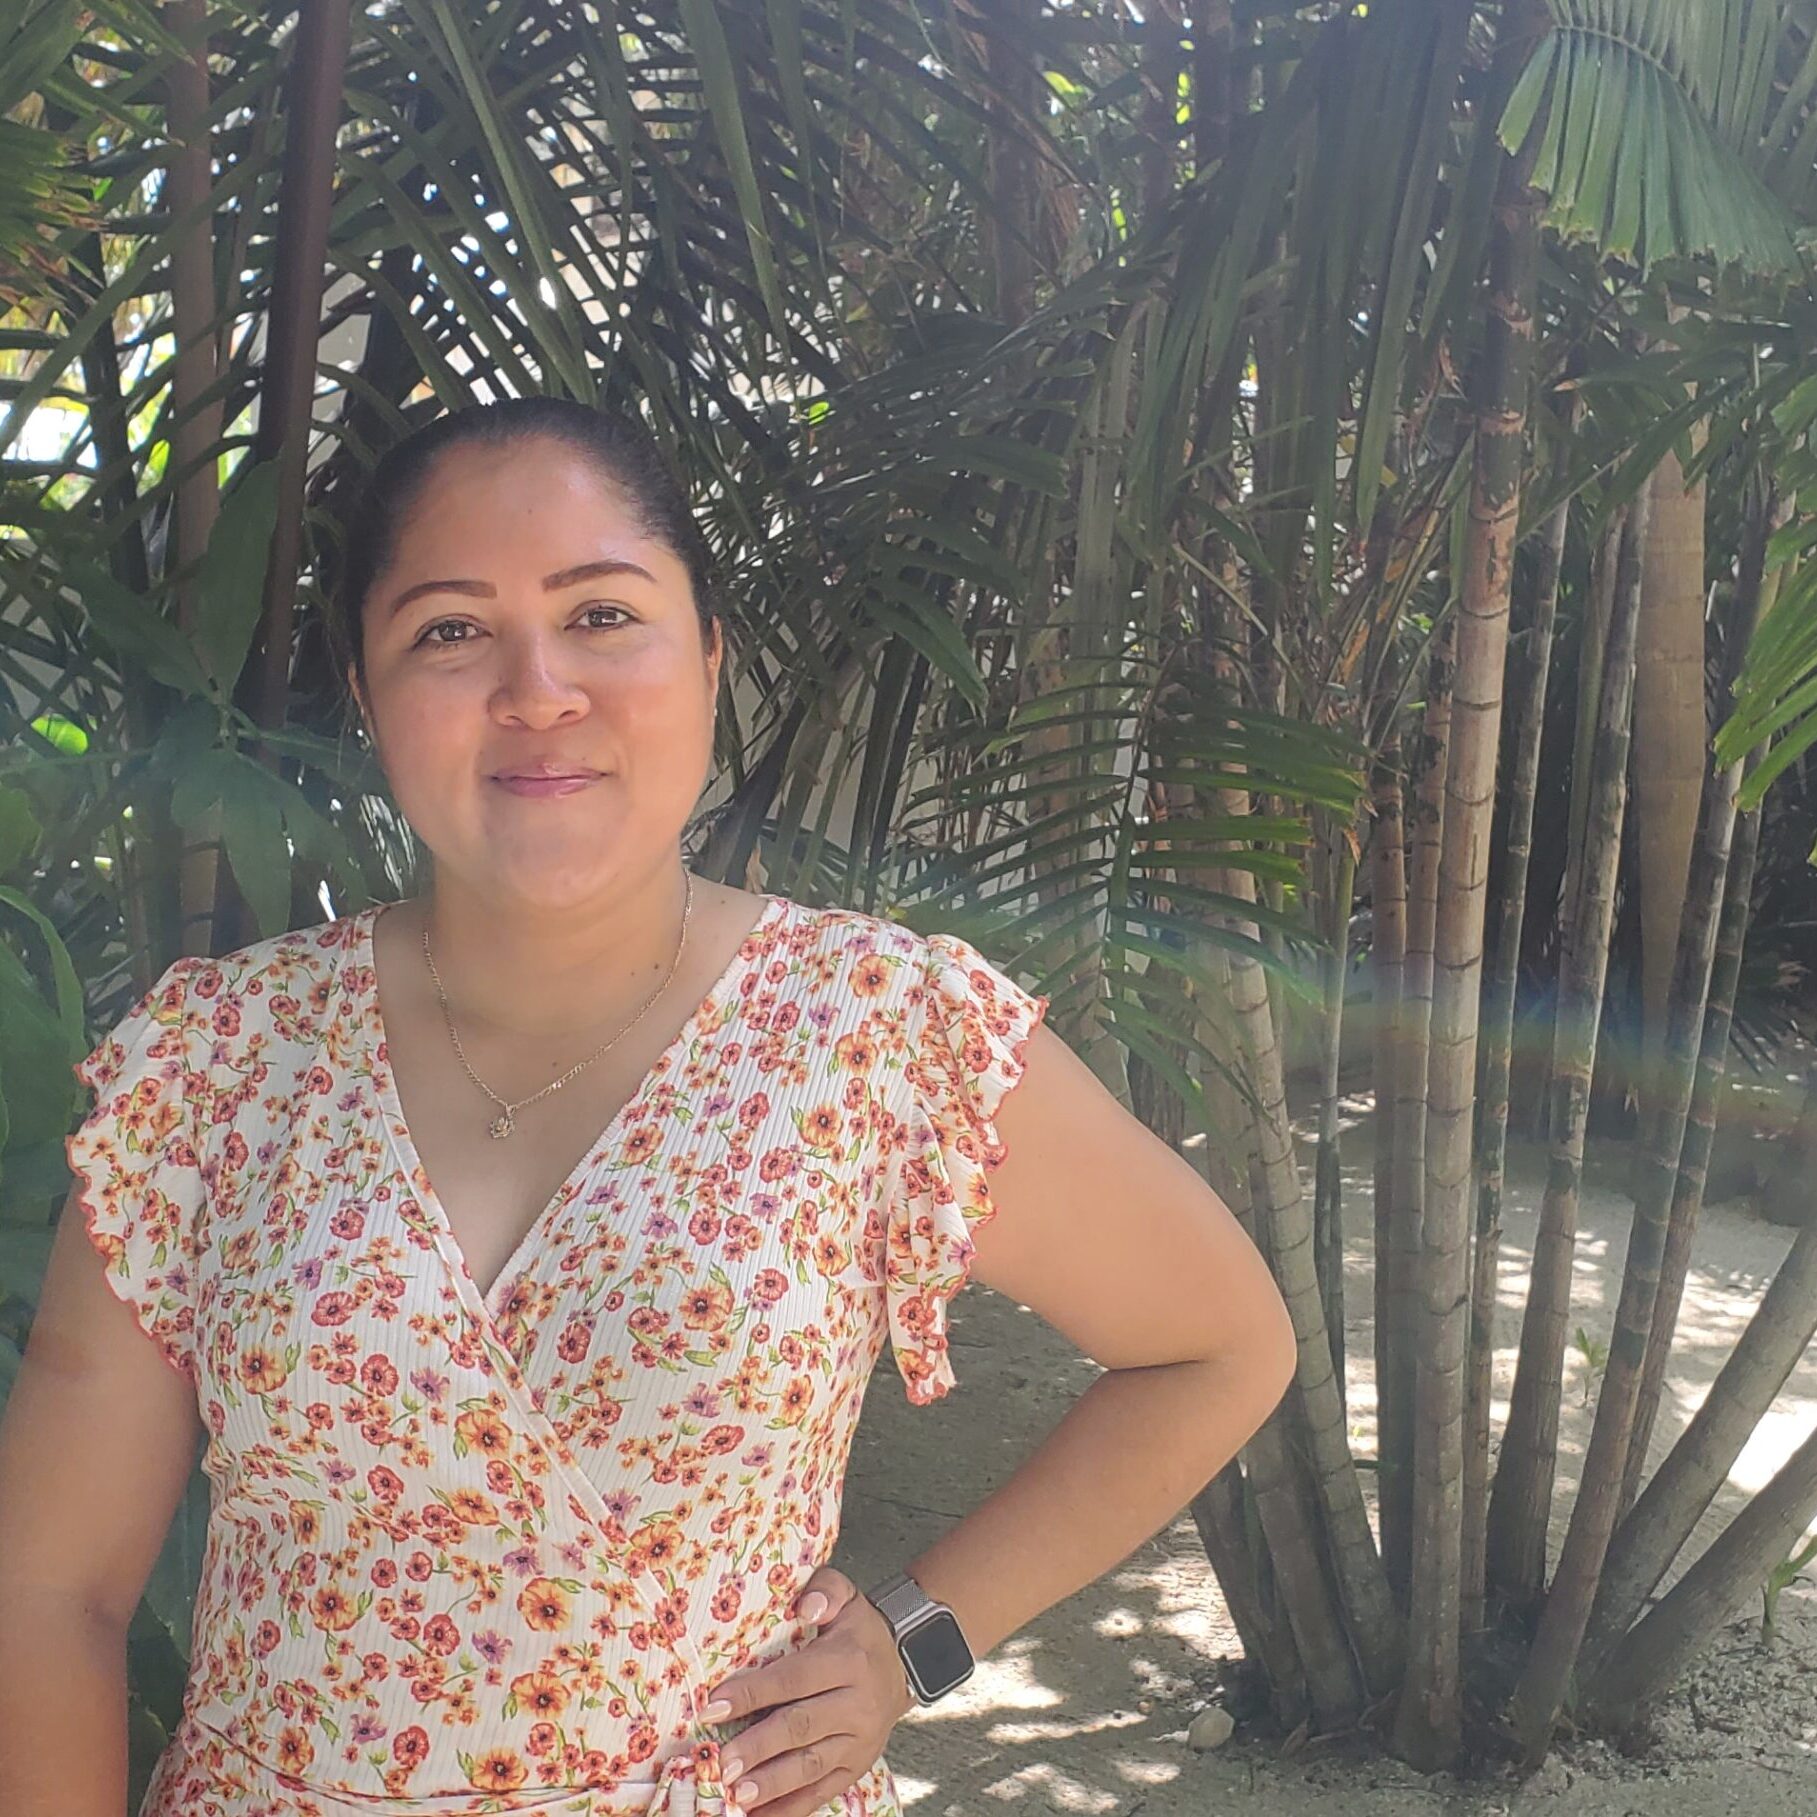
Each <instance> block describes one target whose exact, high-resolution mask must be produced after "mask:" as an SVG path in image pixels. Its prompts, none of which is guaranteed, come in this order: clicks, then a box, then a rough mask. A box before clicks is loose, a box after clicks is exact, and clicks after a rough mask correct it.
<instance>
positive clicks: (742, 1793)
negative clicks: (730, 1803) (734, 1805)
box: [732, 1779, 757, 1804]
mask: <svg viewBox="0 0 1817 1817" xmlns="http://www.w3.org/2000/svg"><path fill="white" fill-rule="evenodd" d="M732 1796H733V1797H734V1798H736V1799H737V1800H738V1802H739V1803H740V1804H749V1803H750V1802H751V1801H752V1800H753V1799H754V1798H755V1797H756V1796H757V1781H756V1780H755V1779H747V1780H745V1781H743V1782H742V1783H741V1784H739V1785H737V1786H735V1787H733V1789H732Z"/></svg>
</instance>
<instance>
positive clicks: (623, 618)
mask: <svg viewBox="0 0 1817 1817" xmlns="http://www.w3.org/2000/svg"><path fill="white" fill-rule="evenodd" d="M598 612H616V613H617V614H618V622H619V623H621V624H623V623H628V622H629V620H630V617H631V614H630V613H629V612H627V611H626V610H625V609H624V607H623V606H608V605H596V606H583V607H582V608H581V616H582V617H583V618H589V619H590V618H592V617H593V616H594V614H595V613H598ZM589 628H590V629H592V630H595V631H610V630H611V629H612V628H613V627H612V626H611V625H610V624H603V625H602V624H594V625H592V626H590V627H589Z"/></svg>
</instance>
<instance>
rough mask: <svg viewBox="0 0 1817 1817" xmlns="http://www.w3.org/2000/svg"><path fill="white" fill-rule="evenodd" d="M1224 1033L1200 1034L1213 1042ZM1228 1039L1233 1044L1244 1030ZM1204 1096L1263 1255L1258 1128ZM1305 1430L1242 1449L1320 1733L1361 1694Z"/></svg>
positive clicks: (1243, 1215)
mask: <svg viewBox="0 0 1817 1817" xmlns="http://www.w3.org/2000/svg"><path fill="white" fill-rule="evenodd" d="M1215 799H1216V800H1217V801H1218V803H1219V806H1220V809H1221V810H1222V811H1224V812H1235V813H1241V812H1246V811H1247V805H1248V796H1247V795H1246V794H1244V793H1242V792H1241V791H1231V792H1224V793H1221V794H1219V795H1218V796H1216V797H1215ZM1243 874H1244V873H1236V872H1220V873H1218V874H1217V876H1216V882H1217V885H1218V886H1219V887H1223V888H1226V889H1230V888H1233V887H1234V880H1235V878H1236V877H1237V876H1239V875H1243ZM1207 964H1208V968H1209V970H1210V972H1211V976H1212V981H1213V987H1214V1003H1215V1004H1217V1005H1219V1006H1222V1008H1223V1009H1224V1010H1225V1011H1228V1012H1229V1013H1230V1014H1231V1015H1232V1018H1233V1020H1234V1019H1235V1002H1236V998H1235V993H1234V991H1233V990H1232V988H1231V984H1232V979H1231V956H1230V955H1229V954H1228V953H1227V952H1226V951H1225V950H1224V949H1223V948H1221V947H1214V948H1212V949H1211V951H1210V952H1209V954H1208V955H1207ZM1211 1007H1212V1005H1207V1006H1206V1008H1207V1009H1210V1008H1211ZM1223 1032H1224V1031H1222V1030H1218V1031H1209V1030H1206V1031H1202V1033H1206V1034H1208V1036H1209V1039H1210V1040H1211V1041H1215V1039H1216V1036H1217V1034H1221V1033H1223ZM1232 1032H1233V1033H1234V1036H1235V1041H1236V1044H1238V1045H1240V1044H1241V1042H1242V1039H1243V1037H1242V1033H1241V1029H1240V1028H1238V1029H1236V1030H1234V1031H1232ZM1222 1045H1226V1046H1228V1045H1230V1043H1229V1042H1228V1041H1226V1042H1224V1043H1222ZM1205 1089H1206V1095H1207V1098H1208V1100H1209V1101H1210V1103H1211V1105H1212V1107H1213V1109H1214V1110H1215V1111H1217V1113H1218V1114H1219V1118H1220V1121H1221V1122H1222V1124H1223V1126H1224V1127H1225V1128H1227V1129H1229V1130H1231V1131H1233V1132H1236V1139H1235V1141H1234V1142H1233V1143H1232V1147H1233V1149H1234V1150H1235V1151H1236V1154H1235V1161H1236V1166H1235V1167H1234V1168H1233V1169H1232V1170H1231V1172H1232V1174H1233V1175H1234V1176H1235V1177H1231V1178H1228V1179H1227V1180H1226V1182H1225V1183H1226V1185H1228V1187H1229V1189H1230V1190H1229V1197H1228V1199H1227V1200H1226V1202H1227V1203H1228V1204H1229V1206H1230V1208H1231V1210H1232V1211H1233V1212H1234V1213H1235V1214H1236V1217H1237V1220H1238V1222H1239V1223H1241V1224H1242V1226H1243V1229H1244V1230H1245V1231H1246V1232H1247V1233H1248V1235H1249V1238H1250V1240H1251V1241H1252V1242H1253V1243H1255V1245H1256V1246H1257V1248H1259V1249H1260V1250H1262V1251H1263V1253H1264V1254H1267V1253H1269V1252H1270V1249H1271V1244H1270V1241H1269V1237H1268V1233H1267V1231H1266V1230H1265V1229H1264V1228H1262V1227H1261V1225H1262V1222H1263V1217H1262V1216H1258V1205H1257V1201H1258V1199H1260V1200H1261V1201H1262V1206H1261V1209H1262V1212H1263V1215H1264V1216H1265V1213H1266V1208H1267V1206H1266V1201H1267V1189H1266V1182H1265V1179H1264V1176H1263V1173H1262V1169H1261V1167H1260V1165H1259V1163H1258V1158H1257V1145H1258V1140H1259V1132H1260V1121H1259V1117H1258V1113H1257V1110H1256V1107H1255V1106H1254V1105H1253V1104H1252V1103H1251V1102H1250V1100H1249V1099H1247V1098H1245V1097H1243V1096H1241V1095H1239V1094H1238V1092H1237V1091H1236V1090H1235V1088H1234V1087H1233V1086H1232V1084H1231V1083H1230V1081H1229V1080H1228V1079H1227V1078H1225V1077H1223V1076H1221V1075H1218V1074H1215V1073H1214V1074H1210V1075H1208V1076H1207V1078H1206V1082H1205ZM1303 1427H1304V1421H1303V1417H1302V1414H1301V1410H1300V1403H1299V1401H1298V1398H1297V1397H1296V1396H1291V1395H1290V1396H1289V1397H1288V1398H1287V1399H1286V1400H1284V1401H1283V1402H1282V1403H1281V1405H1280V1406H1279V1407H1277V1408H1276V1409H1275V1411H1274V1413H1273V1414H1272V1415H1270V1417H1269V1418H1268V1420H1267V1421H1266V1423H1265V1424H1264V1425H1263V1426H1262V1428H1261V1430H1260V1431H1259V1432H1257V1433H1256V1434H1255V1435H1254V1436H1253V1437H1252V1438H1251V1439H1250V1441H1249V1443H1248V1444H1247V1445H1245V1446H1244V1448H1243V1453H1242V1460H1241V1461H1242V1466H1243V1470H1244V1474H1245V1477H1246V1479H1247V1484H1248V1488H1249V1492H1250V1495H1251V1496H1252V1497H1253V1499H1254V1502H1255V1510H1256V1519H1257V1522H1258V1524H1259V1525H1260V1527H1261V1530H1262V1536H1263V1539H1264V1541H1265V1543H1266V1548H1267V1556H1268V1561H1269V1563H1270V1565H1271V1566H1272V1570H1273V1578H1274V1584H1275V1587H1276V1589H1277V1590H1278V1592H1279V1595H1280V1600H1281V1603H1282V1606H1283V1608H1284V1610H1285V1613H1286V1619H1287V1624H1288V1629H1289V1633H1290V1637H1291V1640H1292V1644H1293V1650H1294V1652H1295V1654H1296V1655H1297V1657H1298V1661H1299V1667H1300V1672H1301V1674H1302V1676H1303V1680H1304V1684H1305V1689H1306V1696H1307V1700H1308V1702H1309V1703H1310V1705H1311V1710H1312V1715H1313V1718H1314V1720H1315V1721H1316V1722H1317V1723H1318V1724H1319V1726H1320V1727H1321V1728H1326V1729H1332V1728H1339V1727H1342V1726H1344V1725H1345V1724H1347V1723H1350V1722H1352V1721H1354V1720H1355V1718H1356V1717H1357V1715H1358V1714H1359V1713H1360V1711H1361V1709H1362V1704H1363V1686H1362V1684H1361V1683H1360V1682H1359V1680H1358V1677H1357V1671H1356V1662H1355V1659H1354V1656H1353V1654H1352V1650H1351V1646H1350V1642H1349V1640H1348V1638H1347V1636H1346V1632H1345V1628H1346V1623H1345V1617H1344V1611H1343V1610H1342V1609H1341V1608H1340V1607H1339V1605H1338V1600H1337V1598H1336V1596H1334V1594H1333V1590H1334V1586H1333V1583H1332V1578H1331V1573H1330V1572H1329V1571H1328V1570H1327V1569H1326V1567H1325V1562H1324V1560H1325V1546H1324V1536H1323V1533H1322V1531H1321V1526H1320V1521H1319V1517H1318V1510H1317V1508H1316V1506H1315V1505H1314V1502H1313V1499H1312V1498H1311V1497H1309V1496H1307V1495H1305V1494H1303V1493H1302V1489H1301V1477H1300V1472H1299V1470H1298V1468H1297V1467H1296V1464H1295V1453H1296V1452H1298V1451H1303V1450H1304V1430H1303ZM1214 1566H1215V1560H1214ZM1289 1682H1290V1683H1291V1682H1292V1681H1289ZM1279 1685H1280V1681H1276V1688H1277V1691H1278V1690H1279Z"/></svg>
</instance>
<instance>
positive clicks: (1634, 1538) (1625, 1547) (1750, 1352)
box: [1579, 1224, 1817, 1689]
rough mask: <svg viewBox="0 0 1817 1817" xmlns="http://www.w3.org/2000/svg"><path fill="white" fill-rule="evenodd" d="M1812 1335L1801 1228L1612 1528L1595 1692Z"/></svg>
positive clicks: (1592, 1671) (1814, 1252)
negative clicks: (1696, 1403)
mask: <svg viewBox="0 0 1817 1817" xmlns="http://www.w3.org/2000/svg"><path fill="white" fill-rule="evenodd" d="M1813 1338H1817V1224H1806V1225H1804V1226H1803V1227H1802V1228H1801V1229H1800V1231H1799V1233H1798V1236H1797V1239H1796V1241H1794V1243H1793V1244H1792V1247H1791V1249H1790V1250H1788V1251H1787V1253H1786V1258H1785V1260H1784V1261H1783V1262H1781V1263H1780V1264H1779V1268H1778V1270H1777V1272H1776V1273H1775V1274H1774V1276H1773V1279H1772V1281H1771V1282H1770V1283H1769V1284H1768V1286H1767V1290H1766V1292H1765V1294H1763V1295H1762V1296H1761V1301H1760V1304H1759V1306H1757V1307H1756V1308H1755V1310H1754V1316H1753V1317H1752V1318H1751V1319H1749V1320H1748V1323H1747V1328H1746V1329H1745V1330H1744V1331H1743V1332H1742V1334H1741V1336H1740V1338H1739V1339H1738V1340H1737V1342H1736V1345H1735V1348H1734V1349H1733V1350H1732V1351H1730V1353H1729V1355H1728V1358H1727V1360H1726V1361H1725V1362H1724V1363H1723V1366H1722V1368H1721V1370H1720V1371H1719V1372H1718V1374H1717V1377H1716V1380H1715V1381H1714V1382H1712V1383H1711V1384H1710V1391H1709V1393H1708V1394H1706V1395H1705V1396H1704V1400H1703V1405H1702V1406H1700V1407H1699V1408H1698V1409H1697V1412H1696V1414H1695V1415H1694V1416H1693V1417H1692V1420H1691V1423H1690V1425H1688V1426H1687V1427H1686V1428H1685V1429H1684V1431H1683V1432H1682V1433H1681V1434H1680V1435H1679V1438H1678V1442H1677V1443H1676V1444H1675V1445H1674V1446H1673V1447H1672V1449H1671V1450H1670V1451H1669V1452H1667V1453H1666V1456H1665V1459H1664V1461H1663V1462H1662V1463H1661V1464H1660V1466H1659V1468H1658V1469H1657V1470H1656V1471H1655V1472H1654V1473H1653V1476H1652V1478H1651V1480H1650V1481H1649V1482H1648V1483H1647V1485H1646V1487H1645V1488H1644V1489H1643V1490H1642V1491H1641V1493H1640V1497H1639V1499H1638V1500H1637V1501H1636V1502H1635V1504H1634V1506H1633V1508H1632V1509H1630V1510H1629V1513H1628V1516H1627V1518H1626V1519H1625V1520H1624V1521H1623V1522H1622V1523H1621V1525H1620V1526H1619V1527H1618V1528H1617V1529H1616V1532H1615V1537H1614V1539H1613V1540H1612V1541H1611V1542H1610V1545H1609V1556H1608V1558H1607V1560H1606V1561H1605V1563H1604V1566H1603V1573H1602V1582H1601V1584H1600V1586H1599V1587H1598V1589H1597V1593H1596V1604H1595V1608H1594V1611H1593V1613H1592V1615H1591V1619H1590V1628H1589V1631H1588V1633H1587V1634H1586V1635H1585V1637H1584V1647H1583V1653H1582V1655H1581V1658H1580V1662H1579V1675H1580V1677H1581V1679H1582V1681H1583V1682H1584V1683H1585V1684H1587V1685H1590V1686H1592V1687H1593V1689H1599V1688H1600V1687H1599V1681H1600V1679H1601V1675H1602V1668H1603V1665H1604V1663H1605V1662H1606V1661H1607V1659H1608V1658H1609V1656H1610V1655H1611V1654H1612V1653H1613V1652H1614V1651H1615V1649H1616V1648H1617V1647H1618V1646H1620V1645H1621V1643H1622V1641H1623V1639H1624V1637H1625V1636H1626V1634H1627V1632H1628V1628H1629V1626H1630V1624H1631V1623H1632V1622H1633V1621H1634V1619H1635V1617H1636V1616H1637V1615H1638V1614H1639V1613H1640V1610H1641V1607H1642V1605H1643V1604H1644V1603H1645V1602H1646V1600H1647V1598H1648V1597H1649V1596H1651V1595H1652V1594H1653V1592H1654V1590H1655V1589H1656V1588H1657V1587H1658V1585H1659V1582H1660V1580H1661V1579H1662V1578H1663V1577H1664V1576H1665V1574H1666V1572H1667V1571H1669V1570H1670V1569H1671V1567H1672V1561H1673V1560H1674V1559H1675V1558H1676V1557H1677V1556H1678V1554H1679V1553H1680V1552H1681V1551H1682V1550H1683V1549H1684V1545H1685V1542H1686V1541H1687V1540H1688V1539H1689V1538H1690V1537H1691V1534H1692V1533H1693V1532H1694V1531H1695V1529H1696V1526H1697V1523H1698V1521H1700V1520H1701V1519H1702V1518H1703V1515H1704V1511H1705V1509H1707V1508H1708V1507H1709V1505H1710V1504H1711V1502H1713V1501H1714V1500H1715V1499H1716V1496H1717V1494H1718V1492H1719V1491H1720V1490H1721V1488H1722V1486H1723V1484H1724V1483H1726V1482H1727V1481H1728V1479H1729V1472H1730V1471H1731V1470H1733V1469H1734V1467H1735V1460H1736V1459H1737V1458H1739V1457H1740V1456H1741V1453H1742V1449H1743V1447H1744V1446H1745V1445H1746V1444H1747V1442H1748V1440H1749V1439H1750V1438H1751V1437H1752V1436H1753V1434H1754V1431H1755V1429H1756V1427H1758V1426H1759V1424H1760V1422H1761V1420H1763V1419H1764V1418H1765V1417H1766V1414H1767V1411H1768V1409H1769V1408H1771V1406H1772V1405H1773V1402H1774V1400H1775V1399H1776V1398H1777V1397H1778V1394H1779V1391H1780V1390H1781V1389H1782V1388H1783V1387H1784V1386H1785V1384H1786V1381H1787V1380H1788V1378H1789V1377H1790V1376H1791V1373H1792V1371H1793V1370H1794V1369H1795V1368H1797V1366H1798V1362H1799V1359H1800V1358H1801V1357H1802V1356H1803V1355H1804V1353H1805V1351H1806V1350H1807V1349H1808V1348H1809V1347H1810V1344H1811V1341H1812V1339H1813Z"/></svg>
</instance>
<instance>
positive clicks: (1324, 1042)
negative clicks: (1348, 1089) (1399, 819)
mask: <svg viewBox="0 0 1817 1817" xmlns="http://www.w3.org/2000/svg"><path fill="white" fill-rule="evenodd" d="M1319 820H1320V823H1321V825H1320V834H1321V846H1322V850H1321V853H1320V863H1319V906H1320V909H1321V911H1322V915H1321V918H1322V920H1323V921H1324V924H1325V925H1324V929H1323V932H1324V938H1325V951H1324V955H1323V958H1322V960H1321V970H1322V973H1323V986H1324V989H1323V993H1322V994H1323V1002H1322V1004H1321V1006H1320V1010H1321V1013H1320V1019H1319V1075H1320V1076H1319V1145H1318V1156H1317V1161H1316V1164H1315V1168H1314V1172H1313V1187H1312V1228H1313V1250H1314V1255H1315V1258H1316V1263H1317V1267H1318V1272H1319V1291H1320V1296H1321V1298H1322V1299H1323V1301H1324V1304H1325V1329H1326V1331H1327V1332H1328V1333H1330V1336H1331V1361H1332V1367H1333V1370H1334V1372H1335V1375H1336V1379H1337V1391H1338V1400H1339V1402H1340V1403H1341V1404H1346V1405H1347V1403H1348V1396H1347V1395H1346V1393H1345V1384H1344V1202H1343V1192H1344V1184H1343V1172H1342V1166H1343V1161H1342V1156H1341V1154H1340V1152H1339V1134H1338V1121H1339V1119H1338V1066H1339V1062H1340V1060H1341V1058H1342V1048H1343V1038H1344V981H1345V978H1346V977H1347V975H1348V973H1349V969H1350V908H1351V901H1352V896H1353V892H1354V888H1355V882H1356V854H1355V850H1354V848H1353V847H1352V845H1351V843H1350V829H1349V827H1348V825H1340V824H1339V823H1338V821H1337V818H1336V816H1335V815H1332V814H1330V813H1328V812H1327V813H1322V814H1321V815H1320V816H1319Z"/></svg>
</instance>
